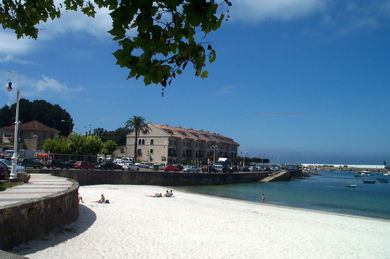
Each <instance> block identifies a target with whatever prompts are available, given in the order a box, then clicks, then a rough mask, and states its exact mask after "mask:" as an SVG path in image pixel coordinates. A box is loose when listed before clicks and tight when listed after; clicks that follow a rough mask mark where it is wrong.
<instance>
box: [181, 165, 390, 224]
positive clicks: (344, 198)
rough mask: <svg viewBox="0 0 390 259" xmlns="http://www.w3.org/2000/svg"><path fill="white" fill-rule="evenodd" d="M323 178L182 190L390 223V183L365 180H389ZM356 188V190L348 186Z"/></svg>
mask: <svg viewBox="0 0 390 259" xmlns="http://www.w3.org/2000/svg"><path fill="white" fill-rule="evenodd" d="M318 173H319V175H312V176H310V177H307V178H303V179H297V180H292V181H285V182H270V183H245V184H229V185H207V186H186V187H182V188H181V189H182V190H185V191H190V192H196V193H201V194H208V195H215V196H221V197H228V198H233V199H240V200H247V201H254V202H261V194H263V193H264V194H265V197H266V200H265V202H266V203H269V204H276V205H283V206H290V207H297V208H305V209H312V210H320V211H327V212H334V213H341V214H350V215H358V216H366V217H375V218H383V219H390V183H381V182H379V181H377V182H376V183H375V184H366V183H364V182H363V180H364V179H374V180H375V179H377V178H385V179H387V180H389V182H390V177H389V176H383V174H379V173H373V174H371V175H369V176H367V177H355V174H356V172H347V171H318ZM349 184H356V185H357V187H356V188H347V187H346V185H349Z"/></svg>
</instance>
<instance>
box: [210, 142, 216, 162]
mask: <svg viewBox="0 0 390 259" xmlns="http://www.w3.org/2000/svg"><path fill="white" fill-rule="evenodd" d="M211 148H212V149H213V150H214V156H213V163H214V164H215V151H216V150H217V149H218V145H212V146H211Z"/></svg>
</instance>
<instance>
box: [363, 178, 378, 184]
mask: <svg viewBox="0 0 390 259" xmlns="http://www.w3.org/2000/svg"><path fill="white" fill-rule="evenodd" d="M363 182H364V183H375V182H376V180H368V179H365V180H363Z"/></svg>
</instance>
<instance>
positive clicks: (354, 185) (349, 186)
mask: <svg viewBox="0 0 390 259" xmlns="http://www.w3.org/2000/svg"><path fill="white" fill-rule="evenodd" d="M345 187H347V188H356V187H357V184H348V185H346V186H345Z"/></svg>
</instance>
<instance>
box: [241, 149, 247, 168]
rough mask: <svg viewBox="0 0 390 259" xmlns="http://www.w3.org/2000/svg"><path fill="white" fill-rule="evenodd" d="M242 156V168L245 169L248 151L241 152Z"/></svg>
mask: <svg viewBox="0 0 390 259" xmlns="http://www.w3.org/2000/svg"><path fill="white" fill-rule="evenodd" d="M241 154H242V167H245V156H246V154H248V151H244V152H241Z"/></svg>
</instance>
